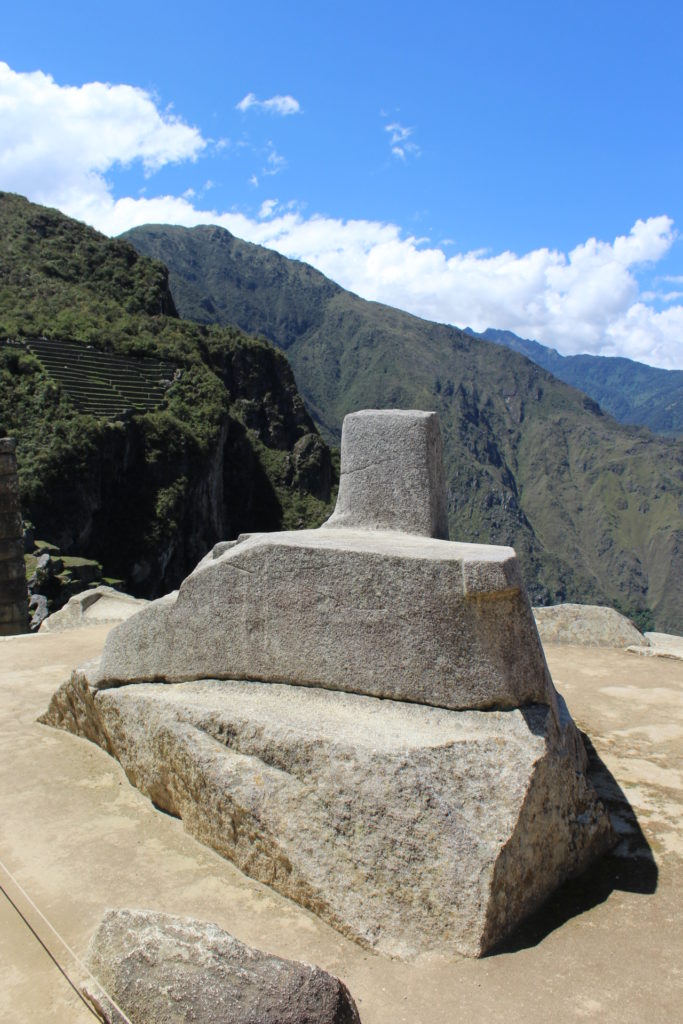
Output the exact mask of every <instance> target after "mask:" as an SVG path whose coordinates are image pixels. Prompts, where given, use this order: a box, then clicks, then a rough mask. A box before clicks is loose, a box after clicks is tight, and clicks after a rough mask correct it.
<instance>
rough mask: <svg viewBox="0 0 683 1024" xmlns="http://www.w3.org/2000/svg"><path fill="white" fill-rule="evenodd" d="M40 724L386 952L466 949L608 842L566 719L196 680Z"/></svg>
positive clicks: (55, 705)
mask: <svg viewBox="0 0 683 1024" xmlns="http://www.w3.org/2000/svg"><path fill="white" fill-rule="evenodd" d="M46 721H48V722H49V723H50V724H53V725H57V726H61V727H63V728H67V729H71V730H72V731H73V732H76V733H79V734H80V735H83V736H87V737H88V738H89V739H91V740H94V741H95V742H97V743H99V744H100V745H101V746H102V747H104V749H106V750H108V751H109V752H110V753H112V754H114V756H115V757H117V758H118V759H119V761H120V762H121V764H122V766H123V768H124V769H125V771H126V774H127V775H128V778H129V779H130V781H131V782H132V783H133V784H134V785H136V786H137V787H138V788H139V789H140V790H141V791H142V792H143V793H145V794H147V795H148V796H149V797H150V798H151V799H152V800H153V801H154V803H155V804H156V805H157V806H158V807H161V808H162V809H163V810H165V811H167V812H169V813H171V814H174V815H177V816H179V817H181V818H182V820H183V823H184V825H185V828H186V829H187V830H188V832H190V833H191V834H192V835H194V836H195V837H196V838H197V839H199V840H200V841H201V842H203V843H206V844H207V845H209V846H212V847H213V848H214V849H215V850H217V851H218V852H219V853H220V854H222V855H223V856H225V857H228V858H229V859H230V860H232V861H234V862H235V864H237V866H238V867H240V868H241V869H242V870H243V871H245V872H246V873H247V874H249V875H251V876H252V877H254V878H256V879H259V880H260V881H263V882H266V883H267V884H268V885H270V886H272V887H273V888H275V889H277V890H278V891H279V892H281V893H283V894H284V895H285V896H287V897H289V898H291V899H293V900H294V901H295V902H297V903H299V904H301V905H302V906H305V907H308V908H309V909H310V910H312V911H313V912H314V913H316V914H318V915H319V916H320V917H321V918H323V919H324V920H326V921H328V922H329V923H330V924H332V925H334V927H336V928H338V929H339V930H340V931H341V932H343V933H345V934H347V935H349V936H350V937H351V938H353V939H355V940H356V941H358V942H360V943H361V944H363V945H366V946H368V947H371V948H373V949H376V950H378V951H380V952H382V953H385V954H388V955H390V956H397V957H401V958H403V959H413V958H415V957H419V956H425V955H434V956H441V957H450V958H452V957H454V956H456V955H457V954H458V953H461V954H465V955H469V956H479V955H481V954H482V953H483V952H485V951H486V950H487V949H490V948H491V947H492V946H493V945H495V944H496V943H497V942H499V941H500V940H501V939H502V938H503V937H504V936H505V935H506V934H507V933H508V932H509V931H510V930H511V929H512V928H513V927H514V926H515V924H516V923H517V922H518V921H520V920H521V919H522V918H523V917H524V916H526V915H527V914H528V913H529V912H530V911H532V910H533V909H534V908H535V907H537V906H538V905H539V904H540V903H541V902H542V901H543V900H544V898H545V897H546V896H547V895H548V894H549V893H550V892H551V891H552V890H553V889H554V888H555V887H556V886H557V885H558V884H559V883H560V882H561V881H562V880H563V879H564V878H566V877H567V876H569V875H572V874H574V873H576V872H578V871H580V870H581V869H582V868H583V867H584V866H585V865H586V864H587V863H588V862H589V861H590V860H591V859H592V858H594V857H595V856H596V855H598V854H599V853H601V852H602V851H603V850H604V849H605V848H606V846H608V845H609V844H610V842H611V829H610V825H609V819H608V818H607V815H606V814H605V812H604V810H603V808H602V806H601V804H600V803H599V801H598V800H597V798H596V796H595V793H594V791H593V789H592V787H591V785H590V783H589V781H588V779H587V777H586V774H585V772H586V756H585V751H584V750H583V745H582V743H581V739H580V737H579V736H578V733H577V731H576V728H575V726H574V724H573V722H572V721H571V718H569V716H568V715H567V713H566V710H565V709H564V707H563V705H562V704H560V707H559V711H558V713H556V712H555V711H554V710H553V709H551V708H547V707H535V708H528V709H525V710H515V711H498V712H496V711H490V712H481V711H461V712H454V711H446V710H444V709H442V708H433V707H424V706H421V705H419V704H406V703H401V702H399V701H386V700H384V701H383V700H377V699H376V698H373V697H362V696H359V695H356V694H347V693H335V692H332V691H329V690H320V689H307V688H304V687H300V686H283V685H273V684H260V683H245V682H232V681H215V680H202V681H200V682H194V683H182V684H177V685H175V686H160V685H154V684H147V685H139V686H123V687H120V688H118V689H111V690H99V691H92V690H91V689H90V687H89V686H88V683H87V679H86V676H85V675H84V674H83V673H80V674H79V673H75V674H74V677H73V679H72V681H71V682H70V683H68V684H65V686H64V687H62V689H61V690H60V691H58V693H57V694H56V695H55V697H54V698H53V700H52V704H51V705H50V708H49V711H48V714H47V717H46Z"/></svg>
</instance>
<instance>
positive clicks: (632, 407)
mask: <svg viewBox="0 0 683 1024" xmlns="http://www.w3.org/2000/svg"><path fill="white" fill-rule="evenodd" d="M467 331H468V334H472V335H474V337H475V338H483V339H484V340H485V341H493V342H495V343H496V344H498V345H505V346H506V347H507V348H511V349H513V350H514V351H515V352H521V353H522V355H525V356H527V357H528V358H529V359H532V360H533V361H534V362H535V363H538V365H539V366H542V367H543V368H544V369H545V370H549V371H550V373H552V374H553V376H555V377H557V378H558V380H563V381H564V382H565V384H571V386H572V387H574V388H578V389H579V391H584V392H585V393H586V394H587V395H590V396H591V398H593V399H594V400H595V401H596V402H597V403H598V404H599V405H600V406H601V407H602V408H603V409H604V410H605V412H609V413H611V414H612V416H614V418H615V419H617V420H619V422H620V423H631V424H635V425H637V424H640V425H641V426H645V427H649V428H650V430H654V431H655V432H656V433H658V434H678V435H683V370H662V369H659V368H658V367H656V366H646V365H645V364H644V363H636V362H634V361H633V360H632V359H622V358H618V357H616V356H590V355H578V356H562V355H560V353H559V352H556V351H555V349H554V348H547V347H546V346H545V345H539V343H538V342H537V341H529V340H527V339H525V338H519V337H517V335H516V334H513V333H512V331H498V330H495V329H494V328H492V327H489V328H487V329H486V330H485V331H483V332H481V333H479V334H478V333H477V332H476V331H472V330H470V329H469V328H468V329H467Z"/></svg>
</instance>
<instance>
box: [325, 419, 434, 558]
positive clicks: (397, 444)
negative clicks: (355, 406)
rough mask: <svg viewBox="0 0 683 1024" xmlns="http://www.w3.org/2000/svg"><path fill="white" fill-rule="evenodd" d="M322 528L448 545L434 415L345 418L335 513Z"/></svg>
mask: <svg viewBox="0 0 683 1024" xmlns="http://www.w3.org/2000/svg"><path fill="white" fill-rule="evenodd" d="M323 526H324V527H328V528H330V527H334V528H346V529H350V530H395V531H398V532H400V533H412V534H418V535H419V536H422V537H436V538H438V539H441V540H448V514H447V509H446V480H445V475H444V467H443V451H442V446H441V429H440V427H439V417H438V416H437V414H436V413H435V412H421V411H419V410H417V409H363V410H361V411H360V412H353V413H350V414H349V415H348V416H345V417H344V424H343V426H342V440H341V475H340V478H339V495H338V496H337V507H336V508H335V510H334V512H333V514H332V515H331V516H330V518H329V519H328V520H327V522H326V523H323Z"/></svg>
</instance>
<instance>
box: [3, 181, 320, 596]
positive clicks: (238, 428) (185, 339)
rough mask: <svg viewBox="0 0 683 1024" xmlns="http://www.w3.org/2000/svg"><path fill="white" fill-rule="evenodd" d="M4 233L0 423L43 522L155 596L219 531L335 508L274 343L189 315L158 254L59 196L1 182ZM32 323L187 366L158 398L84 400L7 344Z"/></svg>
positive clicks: (96, 345)
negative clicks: (126, 409)
mask: <svg viewBox="0 0 683 1024" xmlns="http://www.w3.org/2000/svg"><path fill="white" fill-rule="evenodd" d="M0 235H1V236H2V239H3V246H2V249H1V250H0V435H1V434H11V435H13V436H15V437H16V438H17V441H18V448H17V457H18V462H19V469H20V483H21V493H22V506H23V510H24V514H25V516H26V517H27V518H29V519H30V520H31V521H32V522H34V523H35V525H36V528H37V529H38V531H39V533H40V536H41V537H44V538H45V539H46V540H52V541H54V542H55V543H57V544H58V545H59V547H60V548H61V549H62V550H63V551H65V552H69V551H72V550H77V551H78V552H79V553H82V554H87V555H92V557H95V558H98V559H99V560H100V561H101V562H103V564H104V566H105V570H106V571H107V572H108V573H109V574H110V575H114V576H122V577H125V578H126V582H127V585H129V586H130V587H131V589H133V590H135V591H137V592H142V593H147V594H152V595H154V594H157V593H160V592H163V591H164V590H167V589H171V587H172V586H176V585H177V584H178V582H179V581H180V579H182V577H183V575H185V574H186V572H187V571H188V570H189V569H190V568H191V567H192V565H193V564H195V562H196V561H197V560H198V558H199V557H201V556H202V555H203V554H204V553H205V552H206V550H207V549H208V547H210V546H211V544H212V543H214V542H215V541H216V540H219V539H225V537H229V536H234V535H236V534H237V533H239V532H240V531H246V530H259V529H266V530H267V529H279V528H289V527H292V528H296V527H300V526H304V525H317V524H318V523H319V522H320V521H322V519H324V518H325V517H326V515H327V514H329V509H330V505H329V501H330V484H331V469H330V454H329V450H328V449H327V447H326V445H325V444H324V443H323V442H322V441H321V439H320V438H319V436H318V435H317V432H316V430H315V427H314V426H313V423H312V421H311V419H310V417H309V415H308V413H307V411H306V409H305V407H304V404H303V402H302V400H301V398H300V396H299V395H298V393H297V390H296V385H295V383H294V378H293V376H292V373H291V370H290V368H289V365H288V363H287V361H286V359H285V358H284V356H283V355H282V354H281V353H280V352H278V351H276V350H275V349H273V348H272V346H270V345H268V344H267V343H265V342H263V341H257V340H255V339H253V338H249V337H247V336H246V335H245V334H244V333H243V332H242V331H240V330H238V329H237V328H235V327H218V326H213V325H208V326H201V325H197V324H194V323H188V322H185V321H183V320H181V319H180V318H179V317H178V315H177V313H176V309H175V306H174V303H173V299H172V298H171V295H170V292H169V290H168V275H167V271H166V268H165V267H164V266H163V265H162V264H160V263H159V262H158V261H154V260H150V259H147V258H144V257H141V256H139V255H138V253H137V252H136V251H135V250H134V249H133V247H132V246H131V245H129V244H128V243H127V242H124V241H122V240H116V239H115V240H110V239H107V238H105V237H104V236H103V235H100V234H99V233H98V232H96V231H93V230H92V229H90V228H88V227H86V226H85V225H83V224H80V223H78V222H77V221H74V220H71V219H70V218H67V217H64V216H63V215H62V214H60V213H58V212H57V211H55V210H48V209H45V208H43V207H39V206H35V205H33V204H31V203H29V202H28V201H27V200H25V199H23V198H21V197H20V196H15V195H9V194H6V193H0ZM36 335H40V336H43V337H47V338H59V339H63V340H68V341H72V342H79V343H83V344H87V345H89V346H91V347H92V348H93V349H94V350H101V351H103V352H105V351H106V352H113V353H118V354H125V355H132V356H145V357H155V358H160V359H163V360H165V361H167V362H169V363H171V364H173V366H175V367H177V368H178V369H179V371H180V372H179V373H178V374H177V375H176V378H177V379H175V380H174V382H173V384H172V386H171V387H169V389H168V391H167V392H166V395H165V399H164V401H163V403H162V404H161V405H160V407H159V408H157V409H155V410H153V411H150V412H146V413H144V414H143V413H137V414H131V415H128V416H124V417H120V418H117V419H114V420H111V419H107V418H104V417H97V416H93V415H84V414H82V413H81V412H79V410H78V408H77V407H76V406H75V405H74V403H73V402H72V401H71V400H70V399H69V397H68V395H67V394H66V392H65V391H64V389H63V388H62V387H61V386H60V384H59V383H58V382H57V381H56V380H55V379H54V378H53V377H51V376H50V375H49V374H48V373H47V372H46V371H45V368H44V367H43V365H42V364H41V362H40V361H39V360H38V359H36V358H35V357H34V356H32V355H30V354H29V353H28V352H27V351H26V350H25V349H24V348H22V347H21V346H20V345H16V344H3V341H4V339H13V340H14V341H20V340H21V338H22V337H23V338H29V337H32V336H36Z"/></svg>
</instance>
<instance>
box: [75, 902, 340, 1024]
mask: <svg viewBox="0 0 683 1024" xmlns="http://www.w3.org/2000/svg"><path fill="white" fill-rule="evenodd" d="M88 961H89V962H88V967H89V968H90V970H91V971H92V973H93V974H94V975H95V977H96V978H97V980H98V981H99V982H100V984H101V985H102V987H103V988H104V989H105V991H106V993H107V994H108V995H109V996H111V998H112V999H113V1000H114V1002H116V1003H117V1004H118V1005H119V1006H120V1008H121V1009H122V1010H123V1012H124V1013H125V1014H126V1016H127V1017H128V1018H129V1019H130V1021H131V1022H132V1024H187V1022H188V1021H193V1022H194V1024H228V1022H229V1024H360V1018H359V1016H358V1011H357V1010H356V1007H355V1004H354V1002H353V999H352V998H351V995H350V994H349V991H348V989H347V988H346V987H345V985H344V984H343V983H342V982H341V981H339V979H338V978H335V977H334V975H332V974H328V973H327V972H326V971H323V970H321V969H320V968H319V967H313V966H311V965H309V964H303V963H299V962H298V961H295V960H283V959H281V958H280V957H277V956H271V955H269V954H268V953H262V952H260V951H259V950H257V949H252V948H251V947H250V946H246V945H245V944H244V943H242V942H239V941H238V940H237V939H235V938H234V937H233V936H232V935H230V934H229V933H228V932H225V931H223V930H222V929H221V928H219V927H218V926H217V925H215V924H208V923H205V922H203V921H196V920H193V919H192V918H181V917H172V916H171V915H169V914H160V913H154V912H153V911H150V910H108V911H107V912H106V914H105V916H104V919H103V921H102V923H101V924H100V926H99V928H98V930H97V931H96V933H95V935H94V936H93V939H92V941H91V943H90V949H89V954H88ZM82 988H83V990H84V994H85V995H86V997H87V998H88V999H89V1000H90V1001H91V1002H92V1003H93V1004H94V1005H95V1007H96V1008H97V1010H98V1011H99V1012H100V1013H101V1014H102V1016H103V1017H104V1019H105V1021H106V1022H107V1024H119V1022H121V1021H122V1020H123V1018H122V1017H121V1015H120V1014H119V1013H118V1012H117V1011H116V1009H115V1008H114V1007H113V1006H112V1004H111V1002H110V1000H109V999H108V998H107V996H106V995H104V994H103V993H102V992H101V991H100V990H99V989H98V988H96V986H95V985H94V983H93V982H92V981H88V982H86V983H84V984H83V986H82Z"/></svg>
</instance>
